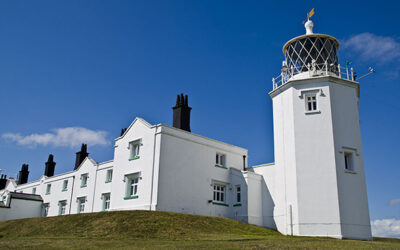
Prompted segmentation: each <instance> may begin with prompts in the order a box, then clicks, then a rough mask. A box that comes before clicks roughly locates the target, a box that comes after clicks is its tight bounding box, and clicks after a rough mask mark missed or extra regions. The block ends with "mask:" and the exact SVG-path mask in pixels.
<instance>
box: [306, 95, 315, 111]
mask: <svg viewBox="0 0 400 250" xmlns="http://www.w3.org/2000/svg"><path fill="white" fill-rule="evenodd" d="M306 110H307V111H317V95H316V94H309V95H306Z"/></svg>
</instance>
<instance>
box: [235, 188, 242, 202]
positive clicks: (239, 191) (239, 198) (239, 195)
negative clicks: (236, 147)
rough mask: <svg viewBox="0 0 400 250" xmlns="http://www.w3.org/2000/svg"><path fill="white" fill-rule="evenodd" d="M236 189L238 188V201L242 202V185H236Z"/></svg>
mask: <svg viewBox="0 0 400 250" xmlns="http://www.w3.org/2000/svg"><path fill="white" fill-rule="evenodd" d="M235 189H236V203H241V202H242V200H241V199H242V197H241V190H240V185H236V187H235Z"/></svg>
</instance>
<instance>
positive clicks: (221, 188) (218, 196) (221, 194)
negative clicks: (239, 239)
mask: <svg viewBox="0 0 400 250" xmlns="http://www.w3.org/2000/svg"><path fill="white" fill-rule="evenodd" d="M225 190H226V186H225V185H223V184H216V183H214V198H213V201H214V202H219V203H225V197H226V195H225Z"/></svg>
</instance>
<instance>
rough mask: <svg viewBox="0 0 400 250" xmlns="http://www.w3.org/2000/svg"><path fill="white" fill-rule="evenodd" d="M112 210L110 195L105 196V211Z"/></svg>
mask: <svg viewBox="0 0 400 250" xmlns="http://www.w3.org/2000/svg"><path fill="white" fill-rule="evenodd" d="M109 209H110V193H107V194H103V211H108V210H109Z"/></svg>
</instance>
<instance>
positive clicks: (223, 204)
mask: <svg viewBox="0 0 400 250" xmlns="http://www.w3.org/2000/svg"><path fill="white" fill-rule="evenodd" d="M212 204H214V205H218V206H225V207H229V205H228V204H225V203H221V202H215V201H213V203H212Z"/></svg>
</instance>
